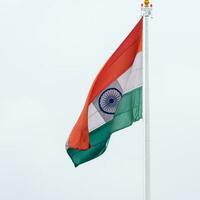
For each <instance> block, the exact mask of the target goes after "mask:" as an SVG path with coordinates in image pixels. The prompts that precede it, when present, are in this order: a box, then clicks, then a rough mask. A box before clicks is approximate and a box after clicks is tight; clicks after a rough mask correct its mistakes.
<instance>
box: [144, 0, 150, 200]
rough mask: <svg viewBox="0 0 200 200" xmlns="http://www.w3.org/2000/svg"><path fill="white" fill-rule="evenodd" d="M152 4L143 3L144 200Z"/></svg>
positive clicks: (147, 194)
mask: <svg viewBox="0 0 200 200" xmlns="http://www.w3.org/2000/svg"><path fill="white" fill-rule="evenodd" d="M151 11H152V4H150V2H149V0H144V4H142V16H143V52H144V57H143V69H144V73H143V82H144V92H143V99H144V100H143V108H144V200H151V172H150V162H151V156H150V105H149V18H150V16H151Z"/></svg>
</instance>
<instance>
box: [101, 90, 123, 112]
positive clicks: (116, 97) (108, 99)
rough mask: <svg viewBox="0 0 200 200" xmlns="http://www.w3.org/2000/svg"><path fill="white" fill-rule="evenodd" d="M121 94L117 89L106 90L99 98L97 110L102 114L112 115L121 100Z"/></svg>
mask: <svg viewBox="0 0 200 200" xmlns="http://www.w3.org/2000/svg"><path fill="white" fill-rule="evenodd" d="M121 97H122V93H121V92H120V91H119V90H118V89H117V88H108V89H107V90H105V91H104V92H103V93H102V94H101V96H100V97H99V102H98V103H99V108H100V110H101V111H102V112H104V113H106V114H110V115H114V114H115V112H116V110H117V106H118V104H119V102H120V100H121Z"/></svg>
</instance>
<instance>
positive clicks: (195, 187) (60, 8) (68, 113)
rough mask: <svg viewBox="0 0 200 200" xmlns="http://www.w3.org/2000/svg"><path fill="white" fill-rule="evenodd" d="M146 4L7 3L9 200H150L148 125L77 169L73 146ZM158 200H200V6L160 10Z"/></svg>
mask: <svg viewBox="0 0 200 200" xmlns="http://www.w3.org/2000/svg"><path fill="white" fill-rule="evenodd" d="M140 3H141V2H140V1H139V0H123V1H122V0H109V1H108V0H101V1H94V0H85V1H80V0H73V1H72V0H57V1H52V0H35V1H27V0H26V1H25V0H0V91H1V92H0V199H3V200H12V199H16V200H27V199H28V200H36V199H39V200H55V199H59V200H66V199H67V200H68V199H69V200H79V199H81V200H94V199H95V200H102V199H104V200H111V199H115V200H122V199H124V200H133V199H134V200H142V198H143V184H144V183H143V170H144V168H143V156H144V153H143V129H142V122H141V121H140V122H138V123H135V124H134V126H132V127H129V128H127V129H124V130H122V131H120V132H117V133H115V134H114V135H113V137H112V139H111V141H110V144H109V146H108V149H107V151H106V153H105V154H104V155H102V156H101V157H99V158H98V159H95V160H93V161H92V162H89V163H87V164H85V165H82V166H80V167H78V168H76V169H75V168H74V167H73V164H72V162H71V160H70V159H69V157H68V156H67V154H66V153H65V149H64V146H65V142H66V138H67V136H68V134H69V133H70V130H71V128H72V127H73V125H74V123H75V121H76V119H77V117H78V115H79V113H80V111H81V109H82V106H83V104H84V101H85V98H86V95H87V92H88V90H89V87H90V85H91V83H92V81H93V79H94V77H95V76H96V74H97V72H98V71H99V70H100V68H101V66H102V65H103V64H104V63H105V61H106V60H107V59H108V58H109V56H110V55H111V54H112V53H113V52H114V50H115V49H116V48H117V47H118V45H119V44H120V43H121V41H122V40H123V39H124V38H125V37H126V35H127V34H128V33H129V31H130V30H131V29H132V28H133V27H134V25H135V24H136V23H137V21H138V20H139V17H140ZM153 3H154V12H153V15H154V19H153V20H151V22H150V101H151V147H152V149H151V155H152V164H151V168H152V200H160V199H162V200H169V199H170V200H178V199H181V200H188V199H192V200H199V199H200V170H199V169H200V158H199V153H200V145H199V141H200V124H199V122H200V79H199V75H200V60H199V57H200V56H199V52H200V49H199V44H200V37H199V35H200V26H199V22H198V18H199V14H198V13H199V6H200V3H199V1H195V0H191V1H188V2H183V1H182V2H181V1H173V0H168V1H156V0H155V1H154V2H153Z"/></svg>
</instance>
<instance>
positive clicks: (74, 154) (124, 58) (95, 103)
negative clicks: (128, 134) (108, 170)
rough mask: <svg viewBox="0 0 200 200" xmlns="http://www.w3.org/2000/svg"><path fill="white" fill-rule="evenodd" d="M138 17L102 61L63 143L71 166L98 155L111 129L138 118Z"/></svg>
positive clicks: (140, 97) (140, 31)
mask: <svg viewBox="0 0 200 200" xmlns="http://www.w3.org/2000/svg"><path fill="white" fill-rule="evenodd" d="M142 28H143V27H142V19H140V21H139V22H138V23H137V25H136V26H135V27H134V29H133V30H132V31H131V32H130V34H129V35H128V36H127V37H126V39H125V40H124V41H123V42H122V44H121V45H120V46H119V47H118V49H117V50H116V51H115V52H114V54H113V55H112V56H111V57H110V58H109V59H108V61H107V62H106V63H105V65H104V66H103V68H102V69H101V71H100V72H99V74H98V75H97V77H96V79H95V80H94V82H93V84H92V86H91V89H90V91H89V94H88V96H87V99H86V102H85V105H84V107H83V110H82V112H81V114H80V116H79V118H78V120H77V122H76V124H75V126H74V127H73V129H72V131H71V134H70V136H69V138H68V141H67V143H66V150H67V153H68V154H69V156H70V157H71V159H72V161H73V163H74V165H75V166H78V165H80V164H81V163H84V162H87V161H89V160H91V159H94V158H96V157H98V156H100V155H101V154H102V153H103V152H104V151H105V150H106V148H107V145H108V142H109V139H110V136H111V134H112V133H113V132H115V131H118V130H120V129H123V128H125V127H128V126H130V125H131V124H132V123H133V122H135V121H138V120H139V119H141V118H142Z"/></svg>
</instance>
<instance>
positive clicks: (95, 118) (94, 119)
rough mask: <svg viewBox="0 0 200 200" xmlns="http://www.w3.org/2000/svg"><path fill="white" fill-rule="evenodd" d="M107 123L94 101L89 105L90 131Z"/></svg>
mask: <svg viewBox="0 0 200 200" xmlns="http://www.w3.org/2000/svg"><path fill="white" fill-rule="evenodd" d="M104 123H105V121H104V119H103V118H102V117H101V115H100V114H99V112H98V111H97V109H96V108H95V106H94V105H93V103H91V104H90V105H89V109H88V129H89V132H91V131H93V130H94V129H96V128H98V127H99V126H101V125H103V124H104Z"/></svg>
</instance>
